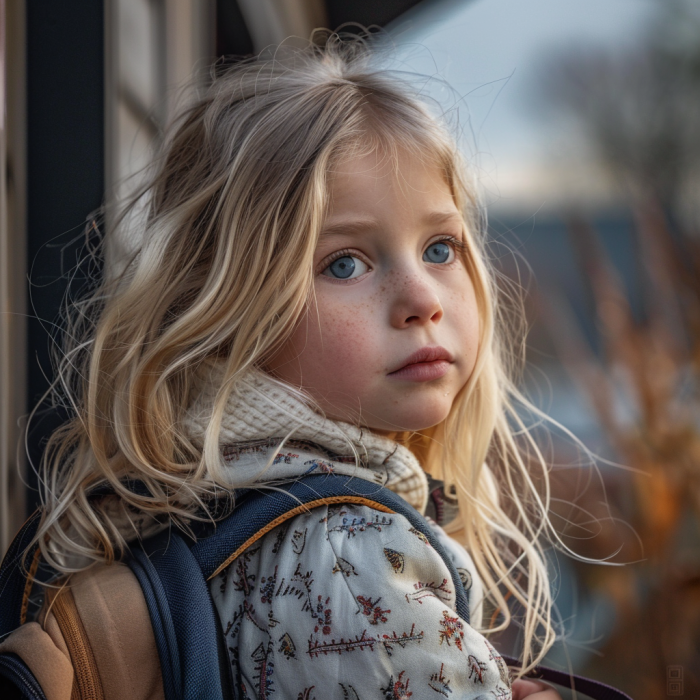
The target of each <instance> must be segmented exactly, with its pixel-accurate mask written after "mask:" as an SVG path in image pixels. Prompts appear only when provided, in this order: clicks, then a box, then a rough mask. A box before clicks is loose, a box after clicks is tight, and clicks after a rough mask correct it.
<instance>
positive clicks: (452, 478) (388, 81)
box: [37, 34, 556, 669]
mask: <svg viewBox="0 0 700 700" xmlns="http://www.w3.org/2000/svg"><path fill="white" fill-rule="evenodd" d="M325 39H326V40H325V43H324V45H323V46H317V45H313V44H312V45H309V47H308V48H306V49H288V50H283V49H280V50H279V51H278V52H277V53H276V54H275V55H274V56H273V57H271V58H256V59H251V60H246V61H242V62H240V63H237V64H234V65H232V66H230V67H228V68H226V69H225V70H221V71H219V74H218V75H216V76H215V77H214V78H213V80H212V82H211V84H210V86H209V87H208V88H207V90H206V91H205V93H204V94H203V95H202V96H201V97H200V98H199V99H198V100H197V101H196V102H195V103H194V104H192V105H191V106H189V107H188V108H187V109H185V110H184V111H183V112H182V114H181V115H180V116H179V117H178V118H177V120H176V121H175V122H174V123H173V124H172V125H171V127H170V128H169V130H168V131H167V133H166V136H165V139H164V143H163V145H162V148H161V151H160V153H159V155H158V157H157V158H156V159H155V161H154V163H153V165H152V169H151V170H150V171H149V173H148V178H147V180H146V181H145V184H144V185H143V187H142V189H141V190H140V191H139V192H137V193H136V194H135V195H134V196H133V197H132V198H131V200H130V201H129V202H126V203H124V205H123V208H122V211H121V214H119V215H118V216H116V218H115V219H114V221H113V226H112V230H110V231H109V232H108V234H107V235H108V237H109V236H113V235H118V234H121V235H124V234H125V233H126V234H128V235H129V236H131V238H132V239H135V240H137V241H138V245H137V247H136V249H135V251H134V254H133V256H132V258H131V259H130V260H128V261H126V263H125V265H124V266H123V269H122V271H121V272H120V273H119V274H117V275H114V276H110V275H106V276H105V277H104V279H102V280H100V281H99V284H98V285H97V288H96V289H95V291H94V293H93V294H92V295H91V296H90V297H89V298H88V299H85V300H83V301H81V302H80V303H79V304H77V305H75V306H74V308H73V309H72V311H71V317H70V319H69V324H68V326H67V329H66V332H65V343H64V348H63V351H62V355H61V357H60V363H59V366H58V372H57V379H56V383H55V386H54V390H55V392H56V393H57V395H58V396H59V397H60V400H61V401H63V402H64V403H67V404H68V405H69V407H70V409H71V411H72V417H71V419H70V420H69V421H68V422H67V423H66V424H65V425H64V426H62V427H61V428H60V429H59V430H57V431H56V432H55V433H54V434H53V435H52V437H51V439H50V442H49V445H48V447H47V449H46V451H45V456H44V461H43V463H42V465H41V472H42V473H41V497H42V500H43V504H44V507H45V517H44V519H43V522H42V524H41V527H40V531H39V533H38V535H37V539H38V542H39V544H40V547H41V551H42V554H43V556H44V557H45V559H46V560H47V561H48V562H49V563H50V564H51V565H53V566H54V567H55V568H56V569H58V570H59V571H62V572H65V573H70V572H72V571H77V570H81V569H84V568H86V567H87V566H89V565H90V564H91V563H94V562H111V561H113V560H115V559H117V558H119V557H120V556H121V555H122V554H123V553H124V551H125V548H126V545H127V542H128V541H129V540H131V539H134V538H135V537H137V536H139V535H144V533H147V532H148V529H149V527H151V526H154V527H157V526H158V524H159V523H163V522H166V521H170V522H174V523H176V524H177V525H179V526H180V527H187V523H188V522H191V521H192V520H193V519H196V518H200V519H201V518H208V517H214V515H213V510H212V507H211V504H212V503H213V502H214V499H216V502H217V503H218V505H219V506H220V505H221V501H222V497H225V496H226V494H227V490H226V489H227V483H226V474H225V472H224V470H222V467H221V455H220V445H219V430H220V426H221V421H222V413H223V411H224V407H225V405H226V400H227V397H228V395H229V393H230V392H231V391H232V390H233V388H234V387H235V386H236V383H237V381H239V380H240V378H241V377H243V376H244V375H245V374H246V372H248V371H249V370H251V368H257V369H263V370H264V368H265V363H266V360H267V359H268V358H270V357H271V356H272V354H273V353H274V352H275V351H276V350H277V349H279V347H280V346H281V345H282V344H283V343H284V341H285V340H286V338H287V337H288V336H289V334H290V332H291V330H292V329H293V328H294V327H295V324H296V323H297V321H298V320H299V318H300V316H301V315H302V313H303V311H304V309H305V308H306V306H307V304H309V303H310V302H311V300H312V298H313V278H314V274H313V255H314V251H315V248H316V244H317V240H318V236H319V233H320V231H321V228H322V225H323V222H324V217H325V216H326V213H327V211H328V191H329V187H328V182H329V178H330V177H332V173H333V170H334V168H335V167H336V165H337V164H338V163H339V162H340V161H341V160H343V159H345V158H348V157H351V156H357V155H361V154H364V153H370V152H374V151H378V152H381V153H382V154H383V156H384V157H386V158H389V159H393V160H394V161H395V162H398V157H399V154H402V153H409V154H410V155H411V156H413V157H418V158H421V159H423V160H424V161H425V162H426V163H430V164H431V165H433V166H437V167H438V168H439V170H440V172H441V173H443V175H444V178H445V181H446V182H447V183H448V184H449V186H450V188H451V192H452V195H453V197H454V201H455V203H456V205H457V206H458V208H459V209H460V211H462V212H463V216H464V229H465V237H466V242H467V249H466V250H465V252H464V253H462V254H463V255H464V260H465V264H466V266H467V269H468V271H469V273H470V275H471V277H472V280H473V284H474V287H475V290H476V295H477V301H478V305H479V311H480V318H481V329H480V342H479V352H478V360H477V365H476V369H475V370H474V372H473V375H472V376H471V378H470V380H469V382H468V384H467V385H466V386H465V387H464V389H463V390H462V392H461V393H460V395H459V396H458V397H457V398H456V399H455V401H454V405H453V408H452V411H451V414H450V416H449V417H448V419H447V420H445V421H444V423H442V424H441V425H439V426H437V427H436V428H434V429H431V430H428V431H425V434H423V435H422V436H419V440H420V449H419V453H420V457H421V459H422V461H423V466H424V468H425V470H426V471H428V472H430V473H432V474H434V475H435V476H437V477H441V478H443V479H444V480H445V481H446V482H447V483H448V484H452V485H454V487H455V488H456V491H457V496H458V499H459V503H460V512H461V518H460V523H459V526H460V528H461V532H460V533H459V536H460V538H461V540H462V541H463V543H464V544H465V545H466V546H467V548H468V550H469V551H470V553H471V555H472V558H473V560H474V562H475V564H476V566H477V568H478V571H479V573H480V575H481V577H482V579H483V582H484V590H485V591H486V592H487V593H486V595H487V599H488V600H489V601H490V602H491V603H492V605H493V606H494V607H497V608H499V609H500V611H501V613H502V622H501V624H499V625H498V626H497V627H494V628H493V629H492V630H491V631H497V630H500V629H504V628H505V627H506V626H507V625H508V624H509V623H510V621H511V619H510V612H509V605H508V603H507V601H506V596H507V595H508V596H512V598H514V599H515V600H517V601H519V602H520V603H521V605H522V606H523V608H524V610H525V615H524V622H523V643H524V651H523V668H524V669H527V668H530V667H531V666H532V665H533V664H534V663H535V662H537V661H538V660H540V659H541V658H542V656H543V655H544V653H545V652H546V651H547V649H548V648H549V647H550V646H551V644H552V643H553V641H554V632H553V627H552V624H551V617H550V614H551V605H552V602H551V598H550V589H549V581H548V577H547V571H546V567H545V563H544V556H543V554H542V551H541V549H540V544H539V543H540V540H541V539H542V536H544V535H548V536H552V535H553V529H552V527H551V524H550V522H549V516H548V512H549V490H548V469H547V465H546V463H545V460H544V458H543V455H542V454H541V452H540V451H539V449H538V448H537V445H536V443H535V441H534V439H533V438H532V436H531V435H530V432H529V431H528V428H527V426H526V425H525V424H524V423H523V420H522V418H521V417H520V416H521V413H520V410H521V408H522V407H523V406H524V407H526V408H527V407H529V408H532V407H531V406H530V404H528V402H527V401H526V399H525V398H524V397H523V396H521V394H520V393H519V392H518V390H517V388H516V385H515V383H514V380H513V376H514V375H513V373H514V371H515V370H516V369H517V367H516V365H517V363H518V362H520V361H521V360H522V354H523V352H522V348H523V345H522V338H521V336H519V335H518V333H517V329H514V327H513V323H512V319H510V318H508V317H507V313H506V311H504V309H506V308H507V307H506V306H504V305H503V299H502V298H501V297H500V295H501V294H502V292H500V291H499V290H498V287H497V285H496V281H495V280H496V278H495V273H494V271H493V270H492V268H491V266H490V263H489V262H488V256H487V254H486V241H485V231H484V227H483V225H482V222H481V220H480V214H479V207H478V204H477V200H476V198H475V195H474V188H473V187H472V186H471V184H470V182H469V179H468V177H467V174H466V170H465V166H464V163H463V161H462V158H461V156H460V154H459V152H458V149H457V146H456V143H455V140H454V139H453V138H452V137H451V136H450V133H449V130H448V129H447V128H446V127H445V126H444V125H443V124H441V123H440V121H439V120H438V119H437V118H436V117H434V116H433V115H432V114H431V113H430V111H429V110H428V108H427V107H426V106H425V105H424V104H423V103H422V102H421V100H420V99H419V98H418V96H417V94H416V91H415V89H414V88H412V87H411V85H410V84H409V82H408V81H407V80H405V79H402V78H400V77H397V76H395V75H392V74H391V73H389V72H387V71H385V70H382V69H381V68H379V67H377V66H376V65H375V64H374V63H373V55H372V51H371V50H370V49H369V48H368V45H367V44H368V42H367V41H366V40H363V39H358V38H348V37H340V36H338V35H337V34H331V35H327V36H326V37H325ZM136 212H138V215H137V214H136ZM129 227H132V229H133V227H136V230H127V229H129ZM212 359H216V360H217V362H220V363H223V367H224V380H223V382H222V384H221V387H220V390H219V393H218V396H217V399H216V402H215V406H214V410H213V412H212V416H211V420H210V422H209V425H208V427H207V430H206V433H205V436H204V443H203V447H200V446H199V445H196V444H194V443H193V442H192V440H190V439H189V438H188V436H187V434H186V433H185V431H184V430H183V416H184V413H185V411H186V408H187V406H188V405H189V404H190V403H191V401H192V398H193V397H192V390H193V386H194V378H195V376H196V372H197V370H198V368H200V367H201V366H202V365H203V364H204V363H205V362H208V361H210V360H212ZM291 390H292V389H291V388H290V391H291ZM533 410H534V409H533ZM399 439H400V440H402V441H405V442H406V443H407V444H411V441H412V440H414V439H415V436H406V435H402V436H399ZM127 479H128V480H137V481H140V482H142V483H143V484H144V485H145V486H146V488H147V494H146V495H144V494H142V493H136V492H134V491H133V490H130V489H128V488H127V487H126V485H125V483H126V480H127ZM106 485H109V486H110V487H111V488H112V489H113V491H114V495H113V496H110V497H106V498H101V499H95V498H91V497H90V493H91V491H93V490H94V489H96V488H98V487H104V486H106ZM555 537H556V536H555ZM487 632H488V631H487Z"/></svg>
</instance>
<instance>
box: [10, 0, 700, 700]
mask: <svg viewBox="0 0 700 700" xmlns="http://www.w3.org/2000/svg"><path fill="white" fill-rule="evenodd" d="M0 10H1V12H0V62H1V68H0V96H1V99H2V110H1V111H0V151H1V152H2V153H1V156H2V159H3V161H4V162H5V164H6V166H5V167H3V168H0V308H1V310H2V313H1V314H0V548H1V549H2V550H3V551H4V549H5V548H6V547H7V545H8V543H9V540H10V539H11V537H12V536H13V534H14V532H15V531H16V530H17V529H18V527H19V526H20V525H21V523H22V522H23V520H24V518H25V517H26V515H27V513H28V512H29V511H31V510H32V509H33V508H34V507H35V505H36V501H37V498H36V492H35V491H34V490H33V488H32V487H33V485H34V484H35V477H34V475H33V473H32V470H31V468H29V466H28V464H29V460H31V462H33V463H37V462H38V460H39V458H40V455H41V450H42V446H43V440H45V437H46V435H47V434H48V433H49V432H50V431H51V430H52V429H53V428H54V427H55V426H56V425H57V424H58V423H59V422H60V421H61V420H62V418H63V416H62V414H61V412H60V410H56V409H53V408H51V406H50V405H48V404H46V405H44V406H42V409H41V410H40V411H39V412H38V413H37V416H36V418H35V419H34V420H33V422H32V425H30V426H29V433H28V440H27V446H26V447H27V449H26V454H25V447H24V444H23V442H22V436H23V431H24V428H25V426H26V415H27V413H28V411H29V410H30V409H31V408H32V407H33V406H34V405H35V404H36V402H37V401H38V400H39V399H40V398H41V396H42V394H43V392H44V391H45V390H46V388H47V386H48V380H49V378H50V377H51V362H50V357H49V350H50V348H51V345H52V343H53V340H52V338H55V337H56V333H57V329H58V327H59V326H60V315H59V310H60V303H61V299H62V297H63V295H64V293H65V290H66V288H67V286H68V285H69V283H70V284H71V285H72V288H73V286H75V285H77V287H78V288H79V286H80V282H81V279H82V277H83V276H84V274H85V270H84V269H82V268H81V266H80V265H79V264H78V260H79V257H80V254H81V251H83V252H84V249H85V246H86V245H88V246H89V245H91V244H92V243H93V233H94V232H93V233H91V228H90V226H87V227H86V222H89V221H90V213H91V212H93V211H95V210H96V209H98V207H100V205H101V204H102V203H103V202H105V201H106V202H109V201H111V200H112V199H113V198H114V197H116V196H118V195H119V193H120V192H121V191H122V190H123V188H124V187H125V185H124V180H125V178H127V177H128V176H130V175H131V174H133V173H136V172H137V171H138V170H139V168H141V167H142V166H143V165H144V164H145V163H146V162H147V161H148V159H149V157H150V155H151V153H152V152H153V148H154V146H155V145H156V144H157V143H158V140H159V138H160V135H161V132H162V128H163V125H164V124H165V123H167V121H168V119H169V118H170V117H171V116H172V114H173V112H174V110H175V109H176V108H177V106H178V105H179V104H182V103H183V102H186V100H187V99H188V98H189V97H190V96H191V95H192V94H193V93H194V92H195V91H196V89H197V86H198V85H199V86H201V85H204V84H205V83H206V81H207V80H208V79H209V76H210V68H211V66H212V65H213V63H214V62H215V61H217V60H220V59H221V57H222V56H228V57H232V56H238V57H240V56H247V55H252V54H255V53H257V52H259V51H261V50H264V49H265V47H267V46H270V45H274V44H276V43H279V42H281V41H283V40H285V39H286V38H287V37H290V36H296V37H303V38H306V37H308V36H309V34H310V32H311V31H312V30H313V29H314V28H315V27H331V28H336V27H338V26H339V25H341V24H342V23H344V22H357V23H359V24H361V25H364V26H369V25H377V26H378V27H381V28H382V29H383V30H384V32H385V34H384V38H383V41H384V42H385V43H386V44H387V46H388V47H389V50H388V51H387V53H386V57H385V59H384V60H385V61H386V65H387V68H390V69H392V70H397V71H404V72H407V73H410V74H411V75H412V77H411V80H412V81H418V83H419V84H420V86H421V91H422V92H423V94H424V95H425V96H426V98H428V99H429V100H430V101H431V104H432V105H433V107H434V109H435V110H436V111H437V112H438V113H440V114H442V115H444V116H445V117H446V118H447V119H448V120H449V121H450V123H451V124H452V125H453V126H454V128H455V131H456V133H457V134H458V137H459V139H460V143H461V145H462V148H463V149H464V152H465V154H466V155H467V157H468V160H469V163H470V165H471V172H472V173H473V176H474V179H475V182H476V185H477V187H478V189H479V191H480V194H481V196H482V199H483V201H484V203H485V205H486V208H487V212H488V221H489V240H490V251H491V255H492V256H493V260H494V262H495V263H496V265H497V267H498V269H499V270H500V271H501V272H502V273H503V275H504V279H506V280H507V279H511V280H516V281H517V282H518V283H519V284H521V285H522V286H523V287H525V288H526V290H527V294H526V308H527V313H528V321H529V325H530V334H529V338H528V360H529V364H528V371H527V373H526V375H525V376H524V378H523V383H524V385H525V386H526V388H527V389H528V391H529V392H530V394H531V395H532V396H533V398H534V400H535V402H536V404H537V405H538V406H539V407H540V408H542V409H543V410H545V411H546V412H548V413H549V414H550V415H551V416H552V417H553V418H554V419H555V420H556V421H558V423H559V424H560V426H561V427H560V428H557V429H555V430H554V431H553V432H552V435H551V439H550V444H549V452H548V454H549V457H550V459H551V462H552V465H553V467H552V482H553V496H554V506H553V507H554V513H555V516H554V519H555V525H556V527H557V528H558V530H559V532H560V534H561V536H562V539H563V542H564V543H565V544H566V545H567V546H568V547H570V548H571V549H572V550H573V551H574V552H576V553H577V554H578V555H580V556H581V557H588V558H592V559H605V560H606V561H607V562H608V564H609V565H605V566H603V565H596V564H589V563H585V562H582V561H578V560H576V559H573V558H570V557H565V556H562V555H561V554H560V553H557V552H556V551H554V550H552V551H551V567H552V580H553V585H554V589H555V592H556V603H557V613H558V616H559V619H560V624H561V627H562V632H563V639H562V641H561V642H560V643H557V645H556V646H555V648H554V649H553V650H552V652H551V653H550V657H549V659H548V661H549V663H550V665H555V666H559V667H562V668H569V667H570V668H572V669H573V670H574V671H575V672H578V673H583V674H585V675H591V676H593V677H596V678H599V679H601V680H604V681H606V682H608V683H611V684H613V685H617V686H618V687H620V688H622V689H623V690H625V691H626V692H628V693H629V694H630V695H632V696H633V697H634V698H635V700H658V699H659V698H664V697H667V696H685V697H690V698H700V411H699V410H698V409H699V406H698V403H699V401H698V399H699V383H698V373H699V368H700V197H699V196H698V195H699V194H700V2H698V0H615V2H609V0H569V1H568V2H561V0H527V1H524V0H432V1H431V0H423V2H412V1H411V0H384V1H382V2H370V1H369V0H104V2H99V1H98V0H62V2H60V3H56V2H51V1H50V0H0ZM228 60H231V59H228ZM185 84H187V85H189V87H187V88H185V89H183V88H182V86H183V85H185ZM117 252H118V251H117ZM567 431H571V433H573V434H574V435H576V436H577V437H578V438H580V439H581V440H582V441H583V443H584V444H585V445H586V446H587V447H588V448H590V450H592V451H593V453H595V455H596V456H597V457H596V459H595V464H593V462H592V460H591V458H590V456H589V455H587V454H586V453H585V452H582V450H581V449H580V448H579V447H577V445H576V443H575V442H574V441H573V440H572V439H571V437H570V435H568V433H567ZM27 455H28V456H27ZM610 564H625V566H614V565H610ZM516 632H517V631H514V632H513V633H511V634H506V635H503V636H502V637H501V639H499V640H498V644H499V645H500V647H501V649H502V650H503V651H506V652H512V651H514V650H515V648H517V633H516Z"/></svg>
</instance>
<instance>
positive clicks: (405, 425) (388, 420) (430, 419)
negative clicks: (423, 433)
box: [367, 400, 452, 432]
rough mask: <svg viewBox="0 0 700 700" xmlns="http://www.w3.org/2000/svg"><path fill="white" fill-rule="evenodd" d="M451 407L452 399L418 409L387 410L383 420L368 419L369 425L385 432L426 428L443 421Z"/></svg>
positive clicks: (418, 407) (412, 430)
mask: <svg viewBox="0 0 700 700" xmlns="http://www.w3.org/2000/svg"><path fill="white" fill-rule="evenodd" d="M426 403H427V402H426ZM451 408H452V401H451V400H450V401H445V402H444V403H443V402H440V403H436V404H433V405H430V404H428V405H422V406H417V407H416V409H418V410H408V411H407V410H402V411H393V412H387V413H386V414H384V416H382V420H375V421H368V423H367V427H368V428H370V429H371V430H381V431H385V432H403V431H409V432H416V431H418V430H426V429H428V428H432V427H433V426H435V425H437V424H438V423H442V422H443V421H444V420H445V418H447V416H448V415H449V413H450V410H451Z"/></svg>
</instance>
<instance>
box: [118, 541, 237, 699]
mask: <svg viewBox="0 0 700 700" xmlns="http://www.w3.org/2000/svg"><path fill="white" fill-rule="evenodd" d="M131 554H132V556H131V558H130V559H129V561H128V562H127V563H128V565H129V567H130V568H131V570H132V571H133V572H134V574H135V575H136V578H137V579H138V581H139V583H140V584H141V588H142V589H143V594H144V597H145V599H146V605H147V606H148V612H149V615H150V618H151V624H152V626H153V633H154V636H155V640H156V646H157V648H158V655H159V658H160V665H161V672H162V676H163V690H164V692H165V697H166V700H219V698H231V697H234V696H233V689H232V684H231V679H230V674H229V664H228V655H227V653H226V649H225V648H224V646H223V643H224V639H223V633H222V631H221V625H220V624H219V620H218V617H217V614H216V611H215V610H214V603H213V601H212V598H211V595H210V593H209V587H208V586H207V582H206V581H205V579H204V576H203V575H202V571H201V569H200V568H199V565H198V564H197V561H196V560H195V559H194V557H193V556H192V552H191V551H190V547H189V546H188V544H187V543H186V541H185V540H184V539H183V537H181V536H180V535H179V534H177V533H176V532H173V531H172V530H166V531H164V532H162V533H160V534H158V535H155V536H154V537H151V538H149V539H148V540H146V542H144V543H143V547H142V548H134V549H133V550H132V553H131Z"/></svg>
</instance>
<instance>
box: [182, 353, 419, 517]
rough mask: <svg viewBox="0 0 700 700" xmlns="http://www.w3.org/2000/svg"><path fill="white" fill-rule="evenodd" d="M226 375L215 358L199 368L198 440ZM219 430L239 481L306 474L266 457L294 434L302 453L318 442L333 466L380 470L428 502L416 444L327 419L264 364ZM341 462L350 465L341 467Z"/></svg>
mask: <svg viewBox="0 0 700 700" xmlns="http://www.w3.org/2000/svg"><path fill="white" fill-rule="evenodd" d="M223 376H224V370H223V366H222V365H221V364H220V363H210V364H208V365H206V367H205V368H204V369H203V370H201V371H200V372H199V374H198V379H197V380H196V384H195V387H194V391H193V396H194V397H195V398H194V400H193V402H192V403H191V404H190V406H189V407H188V410H187V413H186V417H185V420H184V428H185V431H186V432H187V434H188V435H189V437H190V439H192V441H193V442H194V443H195V444H197V445H199V446H201V445H202V444H203V442H204V434H205V431H206V429H207V426H208V425H209V420H210V416H211V413H212V409H213V406H214V401H215V398H216V394H217V391H218V390H219V388H220V387H221V385H222V383H223ZM219 435H220V436H219V445H220V448H221V455H222V465H223V468H224V470H225V471H226V473H227V475H229V476H230V482H231V485H232V486H234V487H239V486H243V485H244V484H248V483H250V482H253V481H257V482H267V481H272V480H274V479H279V478H289V477H290V476H299V475H300V474H301V473H304V472H303V471H300V468H301V465H302V462H300V461H298V460H297V461H295V463H294V464H292V463H290V462H289V461H287V462H286V463H285V461H284V460H275V463H274V464H272V465H271V464H270V463H271V462H272V461H273V460H272V457H273V456H272V455H271V456H270V459H267V449H266V448H271V449H274V450H277V449H278V448H279V445H280V443H282V441H283V440H285V439H287V440H292V441H294V442H293V446H294V447H295V448H296V447H302V450H301V451H302V452H304V451H305V450H304V449H303V448H304V445H303V444H299V443H300V441H301V442H302V443H312V445H311V449H313V446H318V447H320V448H321V449H320V450H316V452H317V453H318V454H321V455H322V456H323V457H325V458H327V459H329V460H330V461H331V462H332V463H333V465H334V466H335V467H336V469H334V471H339V470H340V471H343V472H346V473H347V471H348V469H354V470H358V469H363V468H366V469H370V470H372V471H373V472H374V474H373V475H372V478H371V480H373V481H380V479H379V478H378V476H377V475H381V481H382V482H383V483H385V485H386V486H387V487H388V488H390V489H391V490H392V491H394V492H395V493H397V494H399V495H400V496H401V497H402V498H404V500H406V501H407V502H408V503H410V504H411V505H412V506H413V507H414V508H416V509H417V510H418V511H419V512H421V513H422V512H423V511H424V509H425V506H426V503H427V500H428V481H427V477H426V475H425V472H424V471H423V469H422V468H421V466H420V464H419V463H418V460H417V459H416V458H415V456H414V455H413V453H412V452H411V451H410V450H408V449H407V448H405V447H403V446H402V445H399V444H398V443H396V442H394V441H393V440H390V439H388V438H385V437H382V436H380V435H376V434H374V433H372V432H371V431H370V430H368V429H367V428H360V427H357V426H354V425H351V424H349V423H343V422H341V421H334V420H331V419H329V418H325V417H324V416H322V415H321V414H319V413H317V412H316V411H314V410H313V409H312V408H311V407H310V406H309V405H308V403H307V402H306V401H305V400H304V398H303V395H302V394H301V393H299V392H296V391H295V390H294V389H293V388H291V387H289V386H288V385H286V384H284V383H283V382H281V381H278V380H276V379H274V378H272V377H271V376H269V375H268V374H266V373H264V372H261V371H259V370H252V371H250V372H249V373H247V374H246V375H244V376H243V377H242V378H241V379H240V380H238V381H237V383H236V386H235V388H234V390H233V391H232V392H231V394H230V396H229V398H228V400H227V402H226V407H225V411H224V415H223V419H222V423H221V431H220V434H219ZM353 451H354V452H355V453H356V454H357V456H358V458H359V459H358V460H355V458H354V454H353ZM282 452H285V450H284V449H282ZM294 452H295V453H296V452H299V450H298V449H294ZM261 453H262V456H263V457H264V458H263V459H261V458H260V457H261ZM232 455H233V458H232ZM307 456H308V455H307ZM349 462H350V463H351V464H348V463H349ZM308 463H309V462H308V461H306V462H304V464H308ZM358 463H359V467H358ZM339 465H344V467H342V468H340V469H338V468H337V467H339ZM355 473H357V471H355ZM357 475H358V476H360V474H357ZM365 478H366V477H365Z"/></svg>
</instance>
